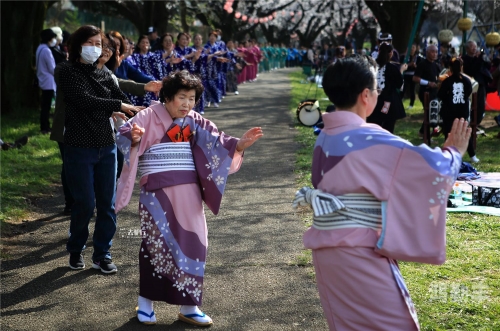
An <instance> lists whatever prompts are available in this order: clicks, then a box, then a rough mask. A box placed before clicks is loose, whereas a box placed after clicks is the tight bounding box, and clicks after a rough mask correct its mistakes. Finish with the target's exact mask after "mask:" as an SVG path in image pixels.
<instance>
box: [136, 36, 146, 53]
mask: <svg viewBox="0 0 500 331" xmlns="http://www.w3.org/2000/svg"><path fill="white" fill-rule="evenodd" d="M143 39H147V40H148V42H149V38H148V36H146V35H145V34H143V35H142V36H139V39H138V40H137V44H135V49H134V53H140V52H141V50H140V49H139V44H140V43H141V40H143Z"/></svg>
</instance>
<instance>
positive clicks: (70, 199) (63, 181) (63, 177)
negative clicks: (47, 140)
mask: <svg viewBox="0 0 500 331" xmlns="http://www.w3.org/2000/svg"><path fill="white" fill-rule="evenodd" d="M57 144H58V145H59V152H60V153H61V159H62V169H61V184H62V187H63V192H64V201H65V204H66V208H72V207H73V203H74V202H75V200H74V199H73V196H72V195H71V192H70V190H69V187H68V182H67V181H66V172H65V171H64V143H61V142H57Z"/></svg>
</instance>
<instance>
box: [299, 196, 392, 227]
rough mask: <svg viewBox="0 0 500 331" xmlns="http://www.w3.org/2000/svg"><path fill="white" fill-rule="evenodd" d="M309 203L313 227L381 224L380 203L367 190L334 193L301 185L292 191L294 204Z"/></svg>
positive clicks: (373, 225) (376, 225)
mask: <svg viewBox="0 0 500 331" xmlns="http://www.w3.org/2000/svg"><path fill="white" fill-rule="evenodd" d="M299 205H310V206H311V207H312V209H313V212H314V215H313V225H312V226H313V227H314V228H316V229H318V230H335V229H343V228H370V229H373V230H376V231H378V230H380V229H381V228H382V203H381V202H380V201H379V200H377V199H376V198H375V197H374V196H373V195H371V194H369V193H350V194H345V195H339V196H335V195H333V194H329V193H325V192H323V191H321V190H316V189H312V188H310V187H303V188H301V189H300V190H299V191H297V193H296V194H295V199H294V201H293V207H294V208H297V207H298V206H299Z"/></svg>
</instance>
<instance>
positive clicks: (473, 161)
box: [470, 155, 479, 163]
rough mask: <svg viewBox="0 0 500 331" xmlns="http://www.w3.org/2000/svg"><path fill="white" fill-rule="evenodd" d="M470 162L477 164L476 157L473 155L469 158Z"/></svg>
mask: <svg viewBox="0 0 500 331" xmlns="http://www.w3.org/2000/svg"><path fill="white" fill-rule="evenodd" d="M470 161H471V162H472V163H478V162H479V159H478V158H477V156H475V155H474V156H473V157H471V158H470Z"/></svg>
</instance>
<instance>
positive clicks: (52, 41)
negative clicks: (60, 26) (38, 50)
mask: <svg viewBox="0 0 500 331" xmlns="http://www.w3.org/2000/svg"><path fill="white" fill-rule="evenodd" d="M56 44H57V40H56V38H52V39H51V40H50V42H49V47H54V46H55V45H56Z"/></svg>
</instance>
